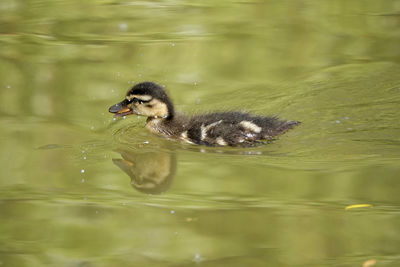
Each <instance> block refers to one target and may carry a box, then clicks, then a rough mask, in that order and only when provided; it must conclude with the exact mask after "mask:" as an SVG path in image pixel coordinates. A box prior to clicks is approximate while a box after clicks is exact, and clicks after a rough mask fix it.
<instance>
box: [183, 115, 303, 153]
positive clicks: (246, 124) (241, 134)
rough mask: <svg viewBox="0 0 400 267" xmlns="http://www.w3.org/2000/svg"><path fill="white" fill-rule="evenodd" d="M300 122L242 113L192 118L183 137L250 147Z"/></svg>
mask: <svg viewBox="0 0 400 267" xmlns="http://www.w3.org/2000/svg"><path fill="white" fill-rule="evenodd" d="M299 123H300V122H298V121H283V120H279V119H278V118H276V117H262V116H254V115H251V114H248V113H242V112H217V113H210V114H204V115H197V116H193V117H192V118H191V120H190V124H189V126H188V128H187V131H185V132H184V136H185V138H187V139H188V141H190V142H193V143H196V144H203V145H221V146H226V145H229V146H236V145H251V144H253V143H254V142H255V141H257V140H264V139H269V138H272V137H274V136H277V135H280V134H282V133H284V132H286V131H287V130H289V129H291V128H293V127H294V126H296V125H298V124H299Z"/></svg>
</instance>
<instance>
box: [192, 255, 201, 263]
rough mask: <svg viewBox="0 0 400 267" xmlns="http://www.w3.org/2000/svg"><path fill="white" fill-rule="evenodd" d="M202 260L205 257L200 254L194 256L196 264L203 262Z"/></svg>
mask: <svg viewBox="0 0 400 267" xmlns="http://www.w3.org/2000/svg"><path fill="white" fill-rule="evenodd" d="M202 260H203V257H202V256H201V255H200V254H199V253H196V254H194V257H193V261H194V262H201V261H202Z"/></svg>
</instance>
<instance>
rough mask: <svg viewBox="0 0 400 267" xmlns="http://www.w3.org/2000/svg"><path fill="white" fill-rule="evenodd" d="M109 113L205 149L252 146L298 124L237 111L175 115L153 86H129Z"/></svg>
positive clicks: (168, 99) (158, 88) (142, 84)
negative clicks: (135, 118)
mask: <svg viewBox="0 0 400 267" xmlns="http://www.w3.org/2000/svg"><path fill="white" fill-rule="evenodd" d="M109 112H111V113H114V114H115V115H114V117H121V116H127V115H130V114H137V115H140V116H145V117H147V121H146V126H145V127H146V128H147V129H148V130H149V131H150V132H152V133H155V134H157V135H161V136H164V137H168V138H175V139H180V140H183V141H185V142H187V143H190V144H198V145H207V146H239V145H243V146H252V145H254V144H256V143H257V142H259V140H266V139H271V138H272V137H274V136H277V135H280V134H283V133H284V132H286V131H287V130H289V129H291V128H293V127H294V126H296V125H298V124H300V122H298V121H283V120H280V119H278V118H276V117H264V116H256V115H251V114H249V113H244V112H237V111H233V112H215V113H209V114H202V115H194V116H191V117H190V116H186V115H184V114H182V113H179V112H175V109H174V105H173V103H172V101H171V99H170V98H169V97H168V95H167V93H166V92H165V90H164V89H163V87H161V86H160V85H158V84H156V83H153V82H142V83H138V84H136V85H135V86H133V87H132V89H130V90H129V91H128V92H127V94H126V97H125V100H123V101H122V102H120V103H117V104H115V105H113V106H111V107H110V108H109Z"/></svg>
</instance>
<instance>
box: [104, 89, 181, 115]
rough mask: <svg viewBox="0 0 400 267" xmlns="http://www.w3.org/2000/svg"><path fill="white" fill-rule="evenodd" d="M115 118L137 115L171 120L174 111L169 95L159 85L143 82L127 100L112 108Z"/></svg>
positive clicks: (128, 93)
mask: <svg viewBox="0 0 400 267" xmlns="http://www.w3.org/2000/svg"><path fill="white" fill-rule="evenodd" d="M109 111H110V112H111V113H115V115H114V116H115V117H120V116H126V115H129V114H137V115H141V116H146V117H153V118H169V117H172V116H173V115H174V109H173V105H172V102H171V100H170V99H169V97H168V95H167V93H166V92H165V91H164V89H163V88H162V87H161V86H159V85H158V84H155V83H152V82H143V83H139V84H136V85H135V86H134V87H132V89H130V90H129V91H128V92H127V94H126V97H125V100H123V101H122V102H120V103H118V104H115V105H113V106H111V107H110V109H109Z"/></svg>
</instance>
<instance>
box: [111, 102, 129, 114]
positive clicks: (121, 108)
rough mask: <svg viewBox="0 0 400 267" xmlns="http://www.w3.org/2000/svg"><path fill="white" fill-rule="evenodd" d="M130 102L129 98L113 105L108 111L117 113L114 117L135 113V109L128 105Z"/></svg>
mask: <svg viewBox="0 0 400 267" xmlns="http://www.w3.org/2000/svg"><path fill="white" fill-rule="evenodd" d="M128 104H129V102H128V101H127V100H124V101H122V102H120V103H118V104H115V105H113V106H111V107H110V108H109V109H108V111H109V112H110V113H115V114H114V117H122V116H126V115H129V114H133V110H132V109H131V108H129V107H128V106H127V105H128Z"/></svg>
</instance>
